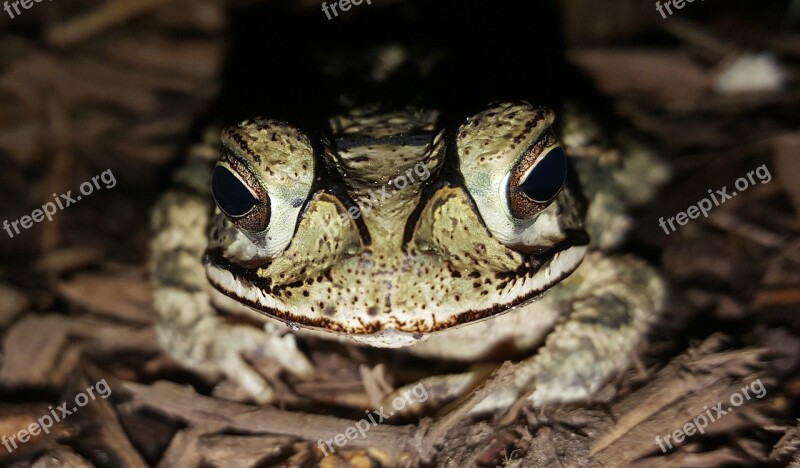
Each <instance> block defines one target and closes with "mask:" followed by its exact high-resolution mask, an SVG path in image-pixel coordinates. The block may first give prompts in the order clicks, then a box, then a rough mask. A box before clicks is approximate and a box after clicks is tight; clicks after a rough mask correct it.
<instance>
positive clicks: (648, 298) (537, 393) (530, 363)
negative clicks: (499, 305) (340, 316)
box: [395, 253, 666, 414]
mask: <svg viewBox="0 0 800 468" xmlns="http://www.w3.org/2000/svg"><path fill="white" fill-rule="evenodd" d="M665 298H666V294H665V286H664V283H663V281H662V279H661V278H660V277H659V276H658V274H657V273H656V272H655V271H654V270H653V269H652V268H650V267H649V266H647V265H645V264H644V263H642V262H641V261H639V260H637V259H635V258H633V257H628V256H625V257H612V258H609V257H604V256H603V255H602V254H599V253H594V254H591V255H589V256H587V258H586V259H585V260H584V263H583V264H582V265H581V266H580V268H578V270H576V272H575V273H573V274H572V276H570V277H569V278H568V279H566V280H565V281H564V282H562V283H561V284H560V285H558V286H557V287H555V288H553V289H552V290H551V291H550V292H549V293H548V295H547V296H546V298H545V300H547V301H548V302H551V303H552V306H553V307H558V308H563V310H566V311H567V314H566V315H565V317H566V318H565V320H564V321H563V322H561V323H559V324H557V325H556V326H555V328H554V330H553V331H552V332H551V333H550V334H549V335H548V336H547V339H546V341H545V343H544V345H543V346H542V347H540V348H539V350H538V352H537V354H535V355H534V356H532V357H530V358H529V359H527V360H525V361H522V362H521V363H519V364H517V365H516V366H514V368H515V371H514V374H513V376H512V377H511V378H510V379H508V380H507V381H506V382H505V383H504V384H503V385H500V386H498V387H499V388H498V390H499V391H492V392H488V394H487V392H480V391H479V392H477V393H476V395H482V396H480V397H477V396H476V397H475V398H480V401H471V402H470V403H471V405H472V406H473V407H472V409H471V410H470V413H472V414H485V413H490V412H495V411H504V410H506V409H508V408H509V407H511V405H513V404H514V403H515V402H516V401H517V400H519V399H520V398H521V397H523V396H527V399H528V400H529V401H530V402H531V403H532V404H533V405H534V406H537V407H539V406H543V405H546V404H551V403H565V402H571V401H579V400H586V399H588V398H590V397H591V396H592V395H593V394H595V393H596V392H597V391H598V390H599V389H600V387H601V386H602V385H603V384H604V383H605V382H606V381H607V380H608V379H609V378H610V377H612V376H614V375H616V374H618V373H619V372H621V371H623V370H624V369H625V368H626V367H627V366H628V364H629V360H630V356H631V354H632V353H633V351H634V348H635V346H636V345H637V342H638V341H639V340H638V338H639V337H640V336H641V335H642V333H643V332H644V331H645V330H646V329H647V328H648V327H649V326H650V324H651V323H652V321H653V319H654V318H655V317H657V316H658V314H659V312H660V311H661V309H662V308H663V307H664V302H665ZM470 374H471V373H467V374H464V375H451V376H434V377H430V378H428V379H424V380H422V381H420V382H417V383H415V384H412V385H409V386H408V388H410V387H413V386H415V385H420V384H421V385H422V386H423V387H425V388H428V390H429V392H435V391H436V390H437V389H440V390H442V389H443V390H442V392H444V393H445V394H446V395H447V396H445V397H444V398H442V395H431V400H432V401H437V400H438V401H443V400H447V399H448V398H447V397H450V398H449V399H452V395H453V392H452V391H451V387H452V388H460V389H466V390H467V391H469V389H470V387H469V386H465V382H467V381H468V380H469V379H468V378H467V377H466V376H468V375H470ZM443 379H444V380H443ZM448 379H449V380H451V381H452V385H444V384H445V383H446V381H447V380H448ZM408 388H407V387H403V388H400V389H398V390H397V391H396V392H395V393H396V394H398V395H400V394H403V393H404V392H406V391H407V390H408ZM483 395H485V396H483Z"/></svg>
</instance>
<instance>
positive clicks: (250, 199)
mask: <svg viewBox="0 0 800 468" xmlns="http://www.w3.org/2000/svg"><path fill="white" fill-rule="evenodd" d="M233 166H235V167H230V168H229V166H227V165H222V164H219V165H217V167H216V168H214V175H213V176H212V178H211V190H212V191H213V192H214V200H215V201H216V202H217V206H219V209H220V210H222V212H223V213H225V215H226V216H227V217H228V218H229V219H230V220H231V222H233V224H235V225H236V226H237V227H239V228H240V229H244V230H246V231H249V232H253V233H256V232H261V231H263V230H264V229H266V228H267V224H268V223H269V212H270V209H269V197H268V196H267V192H266V191H265V190H264V189H263V188H262V187H261V186H260V184H258V183H257V182H256V179H255V177H254V176H253V175H252V174H251V173H250V172H249V171H248V170H247V169H246V168H245V167H244V166H243V165H242V164H238V163H237V164H234V165H233ZM232 169H233V170H232ZM234 171H235V172H234Z"/></svg>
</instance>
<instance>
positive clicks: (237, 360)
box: [151, 190, 314, 403]
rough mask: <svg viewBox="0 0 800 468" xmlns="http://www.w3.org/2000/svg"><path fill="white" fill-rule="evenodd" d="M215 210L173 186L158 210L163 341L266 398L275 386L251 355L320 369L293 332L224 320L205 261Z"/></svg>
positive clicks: (156, 264)
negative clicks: (207, 234)
mask: <svg viewBox="0 0 800 468" xmlns="http://www.w3.org/2000/svg"><path fill="white" fill-rule="evenodd" d="M208 217H209V209H208V203H207V200H206V199H204V198H203V197H202V195H201V194H195V193H192V192H191V191H189V190H185V191H175V192H169V193H167V194H166V195H165V196H164V197H162V199H161V200H160V201H159V203H158V204H157V205H156V208H155V210H154V212H153V218H152V223H153V227H154V231H155V232H156V233H157V234H156V236H155V238H154V240H153V249H152V252H153V257H152V258H151V261H152V264H151V267H152V268H153V270H154V272H155V273H154V274H153V279H154V283H155V284H154V289H155V292H154V296H155V302H154V304H155V308H156V310H157V311H158V313H159V322H158V324H157V331H158V337H159V341H160V343H161V345H162V346H163V348H164V349H165V350H167V352H169V354H170V355H172V356H173V357H174V358H175V359H177V360H178V362H180V363H181V364H182V365H183V366H185V367H187V368H189V369H192V370H194V371H196V372H198V373H200V374H201V375H204V376H205V377H207V378H210V379H217V378H219V377H221V376H224V377H226V378H228V379H229V380H231V381H233V382H234V383H236V384H237V385H238V387H240V388H242V389H243V390H245V391H246V392H247V393H248V394H249V395H250V396H252V398H253V399H254V400H256V401H257V402H259V403H269V402H272V401H274V399H275V392H274V390H273V388H272V386H271V385H270V384H269V383H268V382H267V380H266V379H265V378H264V377H263V376H262V375H261V374H260V373H259V372H258V371H256V369H255V368H254V367H253V366H251V365H250V364H249V363H248V361H247V359H246V358H251V359H256V360H258V359H259V358H261V357H266V358H269V359H271V360H273V361H275V362H277V364H278V365H279V366H280V367H281V368H282V369H285V370H287V371H288V372H289V373H291V374H293V375H295V376H298V377H300V378H308V377H310V376H311V375H312V374H313V372H314V368H313V366H312V365H311V363H310V362H309V360H308V359H307V358H306V357H305V356H304V355H303V353H301V352H300V351H299V350H298V349H297V346H296V342H295V338H294V336H293V335H291V334H284V333H285V331H283V332H281V330H279V329H278V328H277V327H274V326H265V328H264V329H263V330H259V329H258V328H255V327H253V326H251V325H238V324H232V323H228V322H226V321H225V319H224V318H222V317H220V316H219V315H217V314H216V311H215V309H214V307H213V305H212V303H211V296H210V291H209V286H208V282H207V281H206V280H205V272H204V269H203V265H202V263H201V260H200V259H201V256H202V253H203V249H204V247H205V229H206V225H207V223H208Z"/></svg>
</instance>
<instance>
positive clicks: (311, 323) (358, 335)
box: [204, 236, 587, 347]
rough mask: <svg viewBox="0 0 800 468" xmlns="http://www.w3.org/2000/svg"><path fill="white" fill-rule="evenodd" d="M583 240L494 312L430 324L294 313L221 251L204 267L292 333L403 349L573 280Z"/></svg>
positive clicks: (446, 311) (457, 313) (398, 314)
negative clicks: (307, 331)
mask: <svg viewBox="0 0 800 468" xmlns="http://www.w3.org/2000/svg"><path fill="white" fill-rule="evenodd" d="M584 240H585V238H583V237H582V236H575V238H574V243H572V244H571V245H567V244H566V243H562V244H560V245H559V246H558V249H559V251H558V252H555V253H552V252H551V254H552V256H551V257H550V258H549V259H547V260H545V261H543V262H541V263H539V264H538V268H537V269H536V271H531V272H528V273H527V274H525V275H523V276H524V277H527V278H528V280H527V281H526V285H525V289H526V290H525V291H524V292H519V291H517V290H513V291H509V292H506V293H505V298H504V299H505V300H501V301H500V302H497V303H495V304H492V305H491V306H489V307H475V308H470V307H467V306H464V307H461V308H460V309H459V308H455V307H452V306H453V304H452V303H450V304H446V305H442V306H441V307H440V309H439V310H438V311H433V312H432V316H431V319H428V320H405V319H404V312H406V311H403V310H400V309H398V310H396V311H395V313H394V314H392V316H383V317H374V316H373V315H372V314H370V306H367V307H359V308H358V309H354V308H348V304H330V305H325V306H326V307H329V308H334V309H335V310H329V313H318V314H310V313H307V311H305V310H304V309H303V307H297V308H295V309H294V310H292V308H290V307H288V306H287V305H286V304H284V303H282V302H281V301H279V300H278V299H277V298H276V295H275V294H274V288H273V287H272V286H271V285H270V283H269V279H268V278H261V277H259V276H258V274H257V273H256V270H253V269H248V268H245V267H243V266H240V265H236V264H232V263H230V262H229V261H227V260H226V259H224V257H223V252H222V251H220V250H209V251H208V252H207V253H206V255H205V256H204V263H205V265H206V274H207V277H208V280H209V282H210V283H211V284H212V285H213V286H214V287H215V288H216V289H217V290H218V291H220V292H221V293H222V294H225V295H227V296H229V297H231V298H232V299H235V300H236V301H238V302H240V303H242V304H245V305H247V306H249V307H250V308H251V309H253V310H254V311H256V312H258V313H260V314H263V315H266V316H268V317H270V318H273V319H276V320H280V321H282V322H284V323H286V324H287V325H291V326H292V327H293V328H295V327H303V328H308V329H313V330H315V331H320V332H325V333H331V334H339V335H347V336H348V337H350V338H352V339H354V340H356V341H358V342H361V343H364V344H369V345H372V346H378V347H402V346H407V345H409V344H411V343H413V342H415V341H418V340H419V339H420V338H422V337H424V336H425V335H428V334H431V333H436V332H439V331H443V330H447V329H450V328H454V327H459V326H463V325H467V324H470V323H474V322H478V321H481V320H484V319H488V318H491V317H494V316H496V315H499V314H503V313H505V312H508V311H510V310H512V309H513V308H515V307H518V306H520V305H522V304H525V303H527V302H529V301H531V300H534V299H535V298H536V297H537V296H540V295H541V294H542V293H544V292H546V291H547V290H548V289H549V288H550V287H552V286H553V285H555V284H557V283H559V282H560V281H562V280H563V279H564V278H566V277H567V276H569V275H570V274H571V273H572V272H573V271H574V270H575V269H576V268H577V267H578V266H579V265H580V263H581V261H582V259H583V257H584V256H585V254H586V250H587V245H586V244H585V243H584ZM541 256H542V255H541V254H537V255H531V259H532V261H535V258H541ZM523 276H520V278H522V277H523ZM375 281H376V283H377V282H381V281H385V279H383V278H375ZM331 287H332V286H331ZM339 307H342V308H343V310H345V312H347V313H346V314H344V316H346V317H348V318H349V319H350V320H349V321H348V322H342V321H340V320H337V319H336V318H335V317H337V314H335V313H333V312H339V311H340V310H339V309H338V308H339ZM304 312H306V313H304ZM437 312H438V313H437ZM339 316H341V315H339Z"/></svg>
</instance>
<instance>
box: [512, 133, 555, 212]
mask: <svg viewBox="0 0 800 468" xmlns="http://www.w3.org/2000/svg"><path fill="white" fill-rule="evenodd" d="M566 179H567V155H566V154H564V150H563V149H562V148H561V147H559V146H557V147H555V148H553V149H552V150H550V152H548V153H547V154H546V155H544V157H542V158H540V159H539V161H537V162H536V164H534V165H533V167H531V169H530V170H529V171H528V174H527V175H526V176H525V178H524V179H523V181H522V183H521V184H519V190H520V191H521V192H522V193H524V194H525V195H526V196H527V197H528V198H530V199H531V200H533V201H535V202H537V203H547V202H549V201H550V200H552V199H553V198H555V196H556V195H558V192H560V191H561V187H563V186H564V181H565V180H566Z"/></svg>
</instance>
